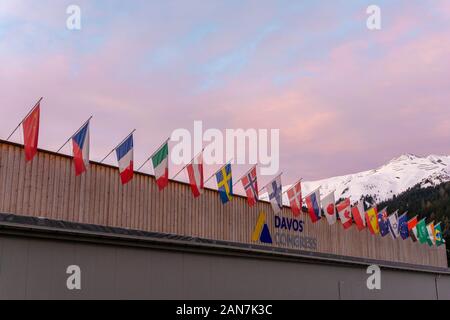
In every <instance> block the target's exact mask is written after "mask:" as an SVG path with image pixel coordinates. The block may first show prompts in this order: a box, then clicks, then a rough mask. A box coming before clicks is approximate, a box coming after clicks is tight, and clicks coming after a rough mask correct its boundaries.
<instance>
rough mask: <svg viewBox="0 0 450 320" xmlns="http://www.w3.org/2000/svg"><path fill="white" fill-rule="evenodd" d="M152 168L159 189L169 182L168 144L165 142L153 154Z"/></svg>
mask: <svg viewBox="0 0 450 320" xmlns="http://www.w3.org/2000/svg"><path fill="white" fill-rule="evenodd" d="M152 163H153V169H154V170H155V178H156V183H157V184H158V188H159V190H160V191H161V190H163V189H164V188H165V187H167V185H168V184H169V144H168V143H167V142H166V143H165V144H164V145H163V146H162V147H161V148H160V149H159V150H158V151H157V152H156V153H155V154H154V155H153V156H152Z"/></svg>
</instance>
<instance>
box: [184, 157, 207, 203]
mask: <svg viewBox="0 0 450 320" xmlns="http://www.w3.org/2000/svg"><path fill="white" fill-rule="evenodd" d="M186 169H187V173H188V177H189V184H190V185H191V190H192V194H193V195H194V198H197V197H200V195H201V194H202V193H203V188H204V181H203V157H202V155H201V154H200V155H199V156H198V158H197V159H195V160H194V161H193V162H191V163H190V164H188V165H187V167H186Z"/></svg>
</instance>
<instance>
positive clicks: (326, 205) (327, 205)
mask: <svg viewBox="0 0 450 320" xmlns="http://www.w3.org/2000/svg"><path fill="white" fill-rule="evenodd" d="M322 209H323V213H324V214H325V217H326V218H327V221H328V224H329V225H333V224H335V223H336V204H335V200H334V192H332V193H330V194H329V195H327V196H326V197H325V198H323V199H322Z"/></svg>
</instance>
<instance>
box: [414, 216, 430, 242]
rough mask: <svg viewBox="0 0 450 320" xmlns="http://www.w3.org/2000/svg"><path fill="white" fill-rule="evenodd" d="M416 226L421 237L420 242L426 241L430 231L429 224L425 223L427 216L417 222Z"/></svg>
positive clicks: (418, 235)
mask: <svg viewBox="0 0 450 320" xmlns="http://www.w3.org/2000/svg"><path fill="white" fill-rule="evenodd" d="M416 228H417V238H419V242H420V243H421V244H424V243H426V242H427V239H428V231H427V225H426V224H425V218H423V219H422V220H420V221H419V222H418V223H417V226H416Z"/></svg>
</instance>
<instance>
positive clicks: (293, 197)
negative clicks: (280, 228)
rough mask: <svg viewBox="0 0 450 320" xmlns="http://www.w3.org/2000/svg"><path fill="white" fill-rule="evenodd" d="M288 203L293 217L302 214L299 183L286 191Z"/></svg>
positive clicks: (300, 186)
mask: <svg viewBox="0 0 450 320" xmlns="http://www.w3.org/2000/svg"><path fill="white" fill-rule="evenodd" d="M287 195H288V198H289V203H290V204H291V210H292V214H293V215H294V217H298V216H299V215H300V214H301V213H302V205H303V204H302V185H301V181H300V182H298V183H297V184H295V185H294V186H293V187H292V188H290V189H289V190H288V191H287Z"/></svg>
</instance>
